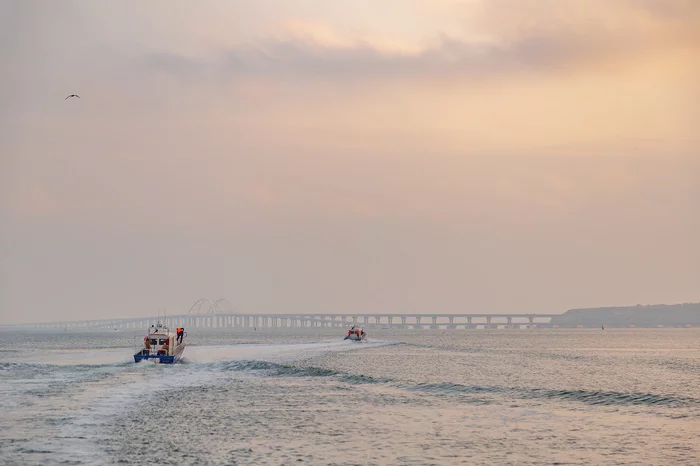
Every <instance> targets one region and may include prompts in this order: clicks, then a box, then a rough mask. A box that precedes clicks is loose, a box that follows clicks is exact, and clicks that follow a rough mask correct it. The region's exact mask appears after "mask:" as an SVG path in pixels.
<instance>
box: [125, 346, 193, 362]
mask: <svg viewBox="0 0 700 466" xmlns="http://www.w3.org/2000/svg"><path fill="white" fill-rule="evenodd" d="M184 352H185V345H180V346H179V347H178V348H176V349H175V354H174V355H170V356H164V355H158V354H150V351H148V350H141V351H139V352H138V353H136V354H135V355H134V362H141V361H154V360H156V359H157V360H158V362H159V363H160V364H175V363H177V362H179V361H180V359H181V358H182V353H184ZM154 362H155V361H154Z"/></svg>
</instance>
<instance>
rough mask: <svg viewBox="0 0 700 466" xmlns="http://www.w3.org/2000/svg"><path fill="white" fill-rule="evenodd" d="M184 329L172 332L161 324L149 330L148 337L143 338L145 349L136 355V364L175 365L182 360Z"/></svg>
mask: <svg viewBox="0 0 700 466" xmlns="http://www.w3.org/2000/svg"><path fill="white" fill-rule="evenodd" d="M186 336H187V333H186V332H185V329H184V328H178V329H177V332H172V331H171V330H170V329H168V328H167V327H165V326H163V325H162V324H161V323H160V322H159V323H158V325H152V326H151V328H149V329H148V335H146V336H145V337H143V348H142V349H141V350H139V352H138V353H136V354H134V362H141V361H153V362H155V363H158V364H175V363H176V362H178V361H179V360H180V358H182V353H183V352H184V351H185V345H186V344H185V337H186Z"/></svg>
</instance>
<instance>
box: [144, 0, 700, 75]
mask: <svg viewBox="0 0 700 466" xmlns="http://www.w3.org/2000/svg"><path fill="white" fill-rule="evenodd" d="M596 5H598V6H601V5H599V2H595V1H593V2H580V1H570V2H552V1H543V2H537V3H534V4H532V3H528V4H527V5H525V4H523V3H522V2H515V1H513V0H495V1H493V2H479V3H477V4H476V6H474V5H473V4H472V5H470V9H469V10H468V12H469V13H470V15H469V16H468V19H466V20H465V26H466V27H468V28H469V29H470V30H471V31H472V32H473V33H472V34H471V35H470V37H467V36H466V35H465V36H459V35H451V34H439V35H438V36H437V37H436V38H434V39H433V40H432V41H431V42H430V43H427V44H426V43H423V44H418V43H408V42H405V43H401V42H398V41H390V40H387V39H386V38H379V37H376V36H371V35H358V34H356V35H351V34H345V35H343V34H341V33H340V32H339V31H338V30H335V29H334V28H333V27H331V26H330V25H324V24H316V23H306V22H303V21H287V22H285V24H284V26H283V27H282V32H280V33H277V34H270V35H267V36H264V37H259V38H257V39H254V40H250V41H248V42H239V43H238V44H236V45H233V46H230V47H228V48H226V49H224V50H220V51H219V53H218V54H217V56H216V58H214V59H209V60H205V59H202V58H194V57H190V56H187V55H184V54H181V53H179V52H178V51H176V50H175V51H159V52H157V53H152V54H149V55H148V56H147V57H146V62H147V64H148V65H149V67H152V68H155V69H157V70H159V71H161V72H164V73H167V74H169V75H173V76H178V77H189V76H192V75H193V74H207V73H209V74H211V75H213V76H226V77H229V76H232V75H234V76H235V75H267V76H280V75H281V74H284V76H285V77H291V76H300V77H321V78H331V79H343V78H350V79H359V80H362V79H365V78H376V77H392V78H395V77H398V76H403V77H411V76H417V77H420V76H433V75H437V76H445V75H456V76H461V77H465V76H466V77H468V76H472V77H491V76H507V75H508V74H512V73H520V72H530V71H534V72H552V71H561V70H566V69H568V68H569V67H572V66H580V65H596V64H597V63H600V62H605V61H623V62H624V61H627V60H629V59H634V58H637V57H638V56H639V55H642V54H643V55H648V54H650V53H656V52H663V51H664V50H666V49H667V48H672V47H677V46H679V45H681V46H686V47H691V48H700V41H699V40H698V39H700V33H699V32H698V28H697V27H696V25H697V20H698V19H700V7H699V6H698V5H700V4H698V3H696V2H686V1H683V0H678V1H671V2H658V1H654V0H646V1H642V2H619V3H617V4H615V5H616V6H615V7H610V8H598V9H597V7H596ZM606 5H607V3H606ZM601 12H602V13H601Z"/></svg>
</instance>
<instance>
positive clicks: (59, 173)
mask: <svg viewBox="0 0 700 466" xmlns="http://www.w3.org/2000/svg"><path fill="white" fill-rule="evenodd" d="M698 25H700V2H699V1H696V0H463V1H448V0H430V1H427V0H426V1H423V0H377V1H372V2H370V1H364V0H356V1H352V2H350V1H347V0H346V1H339V0H337V1H336V0H317V1H312V0H276V1H271V0H257V1H233V0H232V1H199V2H196V3H192V2H185V1H175V0H158V1H156V0H149V1H147V2H144V1H131V0H129V1H126V0H120V1H116V0H115V1H100V2H87V1H59V0H57V1H35V0H15V1H12V0H9V1H0V71H1V75H2V85H1V86H0V103H1V104H0V323H18V322H34V321H50V320H62V319H84V318H102V317H130V316H148V315H155V314H156V312H157V310H158V309H163V308H166V310H167V312H168V313H169V314H175V313H184V312H186V311H187V310H188V309H189V308H190V306H191V305H192V303H194V302H195V301H197V300H198V299H199V298H210V299H212V300H213V299H219V298H226V299H228V300H229V301H230V302H231V303H233V305H234V307H235V308H236V310H237V311H239V312H251V313H254V312H332V313H341V312H397V313H398V312H408V313H417V312H426V313H427V312H434V313H440V312H450V313H457V312H494V313H496V312H523V313H525V312H528V313H529V312H543V313H553V312H555V313H556V312H564V311H566V310H567V309H570V308H575V307H589V306H603V305H605V306H607V305H635V304H656V303H667V304H672V303H680V302H691V301H692V302H698V301H700V130H699V128H700V27H699V26H698ZM73 93H75V94H79V95H80V96H81V99H75V98H73V99H68V100H64V98H65V97H66V96H67V95H69V94H73Z"/></svg>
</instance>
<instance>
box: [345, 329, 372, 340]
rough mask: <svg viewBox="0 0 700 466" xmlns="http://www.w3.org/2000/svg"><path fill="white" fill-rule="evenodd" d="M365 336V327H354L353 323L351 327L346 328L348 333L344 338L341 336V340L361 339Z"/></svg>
mask: <svg viewBox="0 0 700 466" xmlns="http://www.w3.org/2000/svg"><path fill="white" fill-rule="evenodd" d="M365 338H367V334H366V333H365V329H364V328H363V327H355V326H354V325H353V326H352V327H350V329H349V330H348V334H347V335H345V338H343V340H352V341H362V340H364V339H365Z"/></svg>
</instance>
